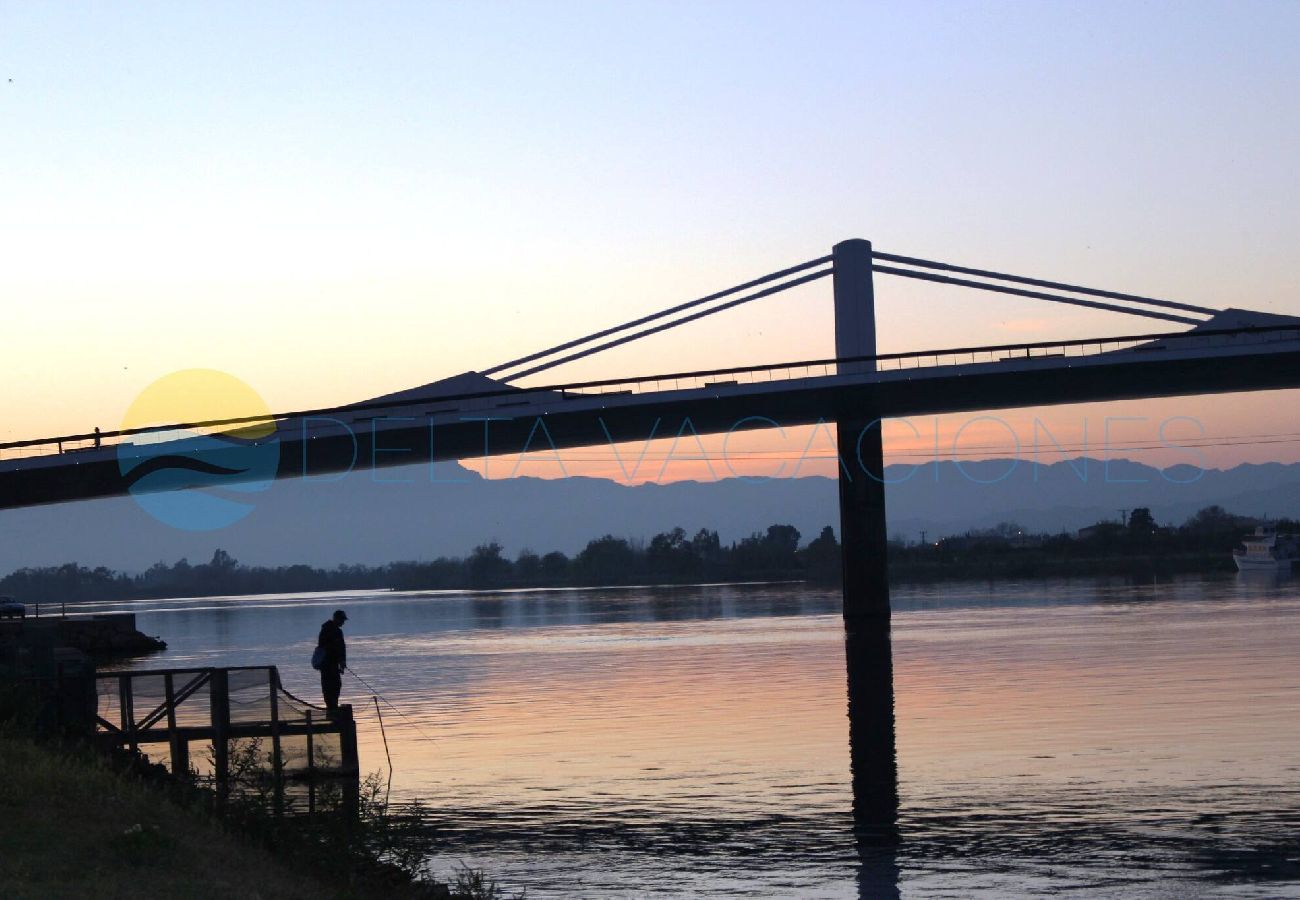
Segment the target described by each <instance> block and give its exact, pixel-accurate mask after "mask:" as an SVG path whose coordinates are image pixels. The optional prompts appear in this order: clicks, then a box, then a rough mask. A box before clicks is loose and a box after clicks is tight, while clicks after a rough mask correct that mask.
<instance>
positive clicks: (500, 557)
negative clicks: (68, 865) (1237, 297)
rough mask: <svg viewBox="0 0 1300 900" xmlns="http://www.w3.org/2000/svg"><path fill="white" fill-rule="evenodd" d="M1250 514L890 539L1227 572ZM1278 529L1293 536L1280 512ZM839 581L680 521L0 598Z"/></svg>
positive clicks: (43, 576)
mask: <svg viewBox="0 0 1300 900" xmlns="http://www.w3.org/2000/svg"><path fill="white" fill-rule="evenodd" d="M1256 523H1257V520H1255V519H1251V518H1245V517H1242V516H1235V515H1233V514H1231V513H1228V512H1226V511H1225V510H1223V509H1222V508H1221V507H1218V506H1211V507H1206V508H1205V509H1202V510H1200V511H1199V512H1197V513H1196V514H1195V515H1194V516H1192V517H1191V518H1190V519H1188V520H1187V521H1186V522H1184V523H1183V524H1181V525H1176V526H1175V525H1160V524H1158V523H1157V522H1156V521H1155V519H1154V518H1153V516H1152V515H1151V511H1150V510H1149V509H1143V508H1139V509H1135V510H1133V511H1132V513H1131V514H1130V515H1129V516H1128V520H1127V521H1126V522H1124V523H1120V522H1102V523H1098V524H1097V525H1094V526H1092V527H1090V528H1085V529H1083V530H1082V531H1080V532H1078V533H1075V534H1031V533H1028V532H1026V531H1025V530H1024V529H1022V528H1020V527H1019V526H1017V525H1015V524H1014V523H1003V524H1001V525H999V526H997V527H996V528H992V529H987V530H982V531H970V532H967V533H966V534H963V535H953V536H949V537H944V538H940V539H939V540H936V541H926V542H920V543H917V542H908V541H906V540H904V539H902V538H894V539H892V540H891V541H890V546H889V567H890V573H891V576H892V578H893V579H895V580H899V581H908V580H934V579H944V578H985V577H987V578H997V577H1036V576H1051V575H1089V574H1112V573H1141V574H1172V573H1174V572H1191V571H1213V570H1223V571H1230V570H1232V569H1233V568H1234V566H1233V562H1232V555H1231V551H1232V548H1233V547H1235V546H1237V545H1239V544H1240V543H1241V539H1242V537H1244V536H1245V535H1247V534H1249V533H1250V532H1251V531H1252V530H1253V529H1254V527H1255V525H1256ZM1275 524H1276V525H1277V527H1278V531H1279V532H1282V533H1286V532H1300V525H1298V524H1297V523H1296V522H1294V521H1291V520H1289V519H1283V520H1280V521H1278V522H1276V523H1275ZM839 577H840V546H839V542H838V541H837V540H836V538H835V533H834V531H833V530H832V529H831V527H830V526H827V527H825V528H823V529H822V531H821V533H820V534H819V535H818V536H817V537H816V538H814V539H813V540H811V541H809V542H808V543H807V544H801V535H800V533H799V530H798V529H797V528H795V527H794V526H792V525H771V526H769V527H768V528H767V530H766V531H765V532H756V533H754V534H752V535H750V536H749V537H747V538H744V539H743V540H740V541H736V542H733V543H731V544H726V545H724V544H723V543H722V541H721V540H720V539H719V537H718V533H717V532H716V531H712V530H709V529H707V528H702V529H700V530H699V531H697V532H696V533H695V534H694V535H693V536H688V535H687V533H686V531H685V530H684V529H682V528H674V529H672V530H671V531H666V532H662V533H660V534H657V535H655V536H654V537H653V538H651V539H650V541H649V542H648V543H647V542H644V541H638V540H632V539H628V538H621V537H615V536H613V535H609V534H607V535H604V536H603V537H599V538H595V539H594V540H591V541H589V542H588V543H587V546H586V547H584V548H583V549H582V551H581V552H579V553H577V554H576V555H574V556H569V555H567V554H565V553H561V552H559V551H553V552H550V553H546V554H537V553H534V552H533V551H531V550H523V551H521V552H520V553H519V554H518V555H517V556H515V557H513V558H511V557H508V556H506V555H505V554H504V552H503V548H502V546H501V545H500V544H498V543H496V542H495V541H492V542H489V543H486V544H481V545H479V546H478V547H475V548H474V550H473V551H472V552H471V553H470V555H469V556H467V557H463V558H462V557H446V556H443V557H438V558H437V559H434V560H431V561H419V562H415V561H412V562H394V563H389V564H387V565H382V566H363V565H340V566H336V567H334V568H332V569H321V568H315V567H313V566H306V565H293V566H278V567H266V566H246V565H242V564H240V563H239V562H238V561H237V560H235V559H234V558H233V557H231V555H230V554H229V553H227V552H226V551H224V550H217V551H216V552H215V553H214V554H213V555H212V559H211V560H209V561H208V562H206V563H200V564H191V563H189V562H188V561H187V560H184V559H182V560H180V561H179V562H177V563H174V564H172V565H167V564H166V563H161V562H160V563H157V564H155V565H153V566H151V567H150V568H149V569H148V570H147V571H145V572H142V573H140V574H138V575H132V574H126V573H122V572H115V571H113V570H111V569H107V568H103V567H100V568H95V569H90V568H87V567H85V566H80V565H77V564H76V563H67V564H65V565H62V566H54V567H48V568H32V569H19V570H18V571H16V572H13V573H12V574H10V575H8V576H6V577H4V578H0V595H3V594H9V595H12V596H14V597H16V598H17V599H19V600H20V601H23V602H27V603H58V602H66V603H76V602H79V601H90V600H129V599H145V598H156V597H187V596H188V597H210V596H219V595H227V594H228V595H242V594H271V593H304V592H309V591H342V590H365V589H377V588H392V589H394V590H407V591H411V590H456V589H492V588H514V587H573V586H584V585H615V584H689V583H694V582H714V581H716V582H725V581H775V580H808V581H816V582H826V583H833V582H836V581H838V580H839Z"/></svg>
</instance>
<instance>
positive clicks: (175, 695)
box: [95, 666, 360, 784]
mask: <svg viewBox="0 0 1300 900" xmlns="http://www.w3.org/2000/svg"><path fill="white" fill-rule="evenodd" d="M95 681H96V693H97V707H98V708H97V710H96V714H95V737H96V739H97V740H98V741H100V742H102V743H104V744H106V745H108V746H113V747H122V748H125V749H129V750H132V751H136V750H140V749H142V748H147V749H146V750H145V752H146V755H148V756H150V758H151V759H156V760H158V761H161V757H164V756H165V758H166V761H167V767H168V769H169V770H170V771H171V773H172V774H173V775H178V776H188V775H190V774H198V775H203V776H206V775H210V776H211V777H212V778H213V779H214V780H215V781H216V782H217V783H218V784H225V783H227V782H228V781H229V780H230V779H231V777H232V775H236V776H239V777H245V776H249V775H252V776H254V777H256V776H258V775H260V774H264V775H267V776H272V777H274V778H275V780H276V781H277V782H280V781H282V780H283V779H286V778H288V779H312V778H314V777H316V776H324V775H332V776H345V777H350V778H352V779H356V778H357V777H358V776H359V771H360V766H359V761H358V758H357V731H356V723H355V721H354V720H353V718H352V707H351V706H347V705H344V706H340V707H339V710H338V713H337V714H335V715H333V716H330V715H327V713H326V710H325V709H324V708H322V707H318V706H314V705H312V704H310V703H307V702H306V701H303V700H300V699H299V698H297V697H295V696H294V695H292V694H290V693H289V692H288V691H286V690H285V689H284V687H283V686H282V685H281V684H280V674H279V671H278V670H277V669H276V667H275V666H229V667H224V668H193V669H145V670H136V671H129V672H101V673H98V674H97V675H96V676H95ZM195 744H198V745H199V748H200V750H201V751H202V750H203V749H207V750H208V753H207V754H206V757H200V758H198V759H197V760H196V757H195V755H194V753H193V752H192V750H193V746H194V745H195Z"/></svg>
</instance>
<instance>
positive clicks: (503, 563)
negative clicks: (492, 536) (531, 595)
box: [465, 541, 510, 587]
mask: <svg viewBox="0 0 1300 900" xmlns="http://www.w3.org/2000/svg"><path fill="white" fill-rule="evenodd" d="M501 549H502V548H501V545H500V544H498V543H497V542H496V541H489V542H488V543H486V544H479V545H478V546H477V547H475V548H474V550H473V551H472V552H471V553H470V555H469V560H468V562H466V564H465V565H466V569H467V570H468V573H469V580H470V583H471V584H474V585H476V586H480V587H481V586H485V585H493V584H500V583H501V582H502V581H504V580H505V576H506V575H507V574H509V571H510V562H509V561H508V560H506V559H504V558H503V557H502V556H501Z"/></svg>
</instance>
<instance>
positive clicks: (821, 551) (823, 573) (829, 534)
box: [803, 525, 841, 581]
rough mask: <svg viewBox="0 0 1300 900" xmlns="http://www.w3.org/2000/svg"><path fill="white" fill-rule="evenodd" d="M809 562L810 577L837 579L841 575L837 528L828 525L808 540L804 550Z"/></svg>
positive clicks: (813, 578) (828, 579)
mask: <svg viewBox="0 0 1300 900" xmlns="http://www.w3.org/2000/svg"><path fill="white" fill-rule="evenodd" d="M803 556H804V559H805V560H806V561H807V564H808V577H809V578H811V579H812V580H814V581H836V580H838V579H839V578H840V576H841V571H840V542H839V541H837V540H835V529H833V528H831V526H829V525H827V526H826V527H825V528H823V529H822V532H821V534H819V535H817V537H815V538H813V539H812V540H811V541H809V542H808V546H807V547H806V548H804V551H803Z"/></svg>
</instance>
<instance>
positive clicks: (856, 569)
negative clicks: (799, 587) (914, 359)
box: [832, 239, 889, 627]
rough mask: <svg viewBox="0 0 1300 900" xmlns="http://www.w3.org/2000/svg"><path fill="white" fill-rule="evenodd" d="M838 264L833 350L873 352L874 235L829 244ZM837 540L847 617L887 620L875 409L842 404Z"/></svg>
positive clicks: (853, 366)
mask: <svg viewBox="0 0 1300 900" xmlns="http://www.w3.org/2000/svg"><path fill="white" fill-rule="evenodd" d="M832 253H833V258H834V266H835V274H834V280H835V355H836V356H837V357H846V356H873V355H875V352H876V298H875V289H874V286H873V284H872V277H871V242H870V241H864V240H856V239H855V240H849V241H843V242H841V243H839V244H836V245H835V247H834V250H833V251H832ZM875 369H876V364H875V361H874V360H871V361H867V362H855V363H842V364H841V365H840V367H839V371H840V372H841V373H845V372H874V371H875ZM837 432H838V438H837V444H838V450H839V456H840V461H841V462H842V463H843V465H842V466H841V468H840V473H839V479H840V481H839V487H840V491H839V494H840V545H841V551H842V554H843V562H842V566H843V575H844V619H845V621H846V622H848V623H850V624H852V623H855V622H858V621H861V622H863V624H864V625H865V624H867V621H868V620H877V621H881V620H883V622H884V623H885V625H886V627H888V623H889V580H888V567H887V560H886V555H885V554H886V541H887V539H888V532H887V525H886V520H885V483H884V480H883V479H884V445H883V440H882V437H881V423H880V421H879V417H878V416H877V415H875V411H874V410H872V409H864V408H857V407H854V408H849V407H847V406H846V407H845V408H844V409H842V410H841V411H840V412H839V414H838V416H837Z"/></svg>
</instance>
